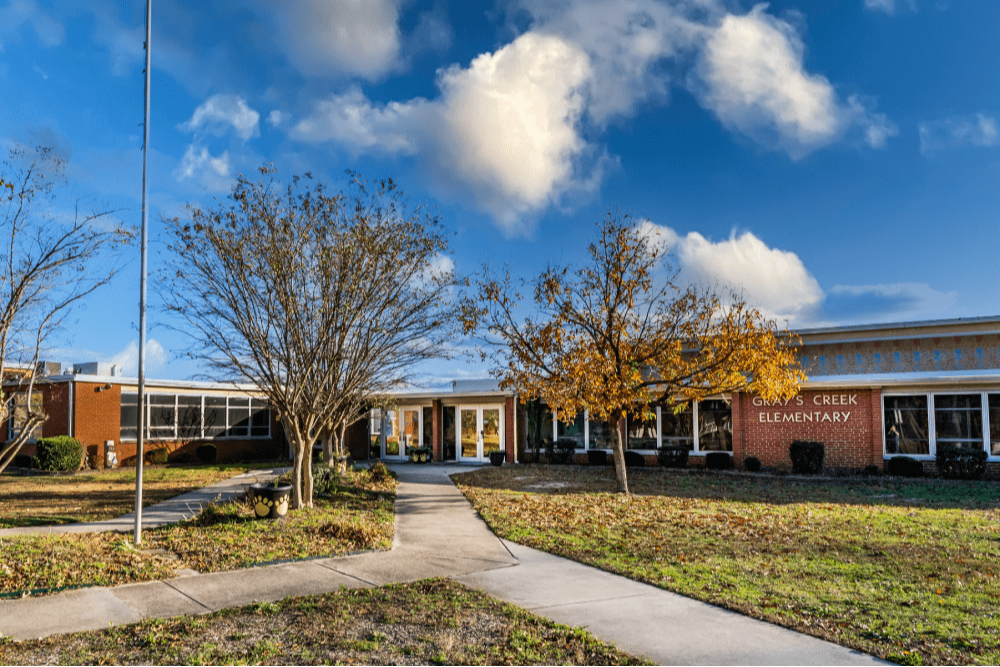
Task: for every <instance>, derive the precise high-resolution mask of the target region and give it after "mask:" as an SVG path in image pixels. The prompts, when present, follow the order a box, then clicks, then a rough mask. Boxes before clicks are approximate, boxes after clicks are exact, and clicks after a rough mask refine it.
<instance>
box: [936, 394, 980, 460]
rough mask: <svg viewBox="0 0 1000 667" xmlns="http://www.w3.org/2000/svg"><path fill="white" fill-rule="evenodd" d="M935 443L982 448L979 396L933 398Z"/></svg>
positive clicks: (941, 396) (952, 395)
mask: <svg viewBox="0 0 1000 667" xmlns="http://www.w3.org/2000/svg"><path fill="white" fill-rule="evenodd" d="M934 435H935V438H934V439H935V442H936V443H937V444H940V443H942V442H953V443H955V444H956V445H964V446H966V447H970V446H971V447H975V448H978V449H982V448H983V402H982V396H981V395H980V394H937V395H935V396H934Z"/></svg>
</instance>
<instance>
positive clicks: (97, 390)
mask: <svg viewBox="0 0 1000 667" xmlns="http://www.w3.org/2000/svg"><path fill="white" fill-rule="evenodd" d="M108 389H111V383H110V382H109V383H107V384H106V385H104V386H103V387H94V391H96V392H98V393H100V392H102V391H107V390H108Z"/></svg>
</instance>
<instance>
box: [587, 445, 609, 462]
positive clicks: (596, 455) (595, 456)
mask: <svg viewBox="0 0 1000 667" xmlns="http://www.w3.org/2000/svg"><path fill="white" fill-rule="evenodd" d="M587 463H588V464H590V465H592V466H605V465H607V464H608V453H607V452H606V451H604V450H603V449H591V450H588V451H587Z"/></svg>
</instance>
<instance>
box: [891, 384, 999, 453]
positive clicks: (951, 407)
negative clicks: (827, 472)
mask: <svg viewBox="0 0 1000 667" xmlns="http://www.w3.org/2000/svg"><path fill="white" fill-rule="evenodd" d="M882 427H883V429H884V433H885V440H884V442H885V450H884V451H885V455H886V456H900V455H902V456H925V457H931V456H935V455H936V454H937V451H938V446H939V445H942V444H944V443H954V444H956V445H960V446H962V447H965V448H972V449H985V450H986V452H987V453H988V454H989V455H990V456H1000V393H996V392H968V391H965V392H961V393H920V394H916V393H913V394H898V395H892V394H889V395H883V397H882Z"/></svg>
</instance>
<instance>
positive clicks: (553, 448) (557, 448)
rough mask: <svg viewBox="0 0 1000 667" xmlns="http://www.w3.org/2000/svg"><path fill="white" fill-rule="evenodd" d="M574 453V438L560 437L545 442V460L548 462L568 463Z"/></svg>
mask: <svg viewBox="0 0 1000 667" xmlns="http://www.w3.org/2000/svg"><path fill="white" fill-rule="evenodd" d="M574 454H576V440H570V439H568V438H562V439H560V440H556V441H555V442H552V441H549V442H546V443H545V460H546V461H548V462H549V463H569V462H570V461H572V460H573V455H574Z"/></svg>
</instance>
